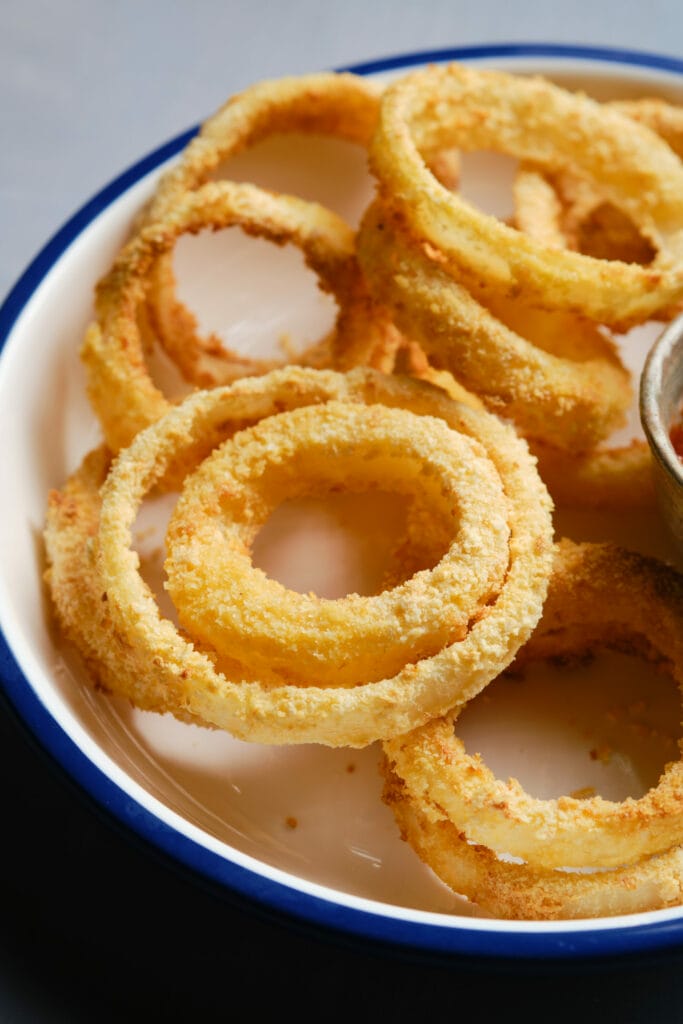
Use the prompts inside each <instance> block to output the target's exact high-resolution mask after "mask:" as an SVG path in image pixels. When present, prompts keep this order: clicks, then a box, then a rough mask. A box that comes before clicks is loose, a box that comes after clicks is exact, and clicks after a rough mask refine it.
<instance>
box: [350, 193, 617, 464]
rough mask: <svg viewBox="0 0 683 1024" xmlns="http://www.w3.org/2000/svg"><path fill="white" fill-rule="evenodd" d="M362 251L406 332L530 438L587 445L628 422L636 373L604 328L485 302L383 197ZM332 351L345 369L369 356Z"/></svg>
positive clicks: (384, 301)
mask: <svg viewBox="0 0 683 1024" xmlns="http://www.w3.org/2000/svg"><path fill="white" fill-rule="evenodd" d="M357 252H358V260H359V262H360V265H361V267H362V268H363V271H364V273H365V276H366V278H367V280H368V284H369V286H370V288H371V290H372V292H373V294H374V296H375V298H376V300H377V302H378V303H380V304H381V305H383V306H386V307H388V308H389V309H390V310H391V313H392V316H393V319H394V322H395V324H396V326H397V327H398V328H399V330H400V331H401V332H402V333H403V334H405V335H406V336H408V337H410V338H412V339H414V340H415V341H417V342H418V343H419V344H420V346H421V348H422V349H423V350H424V352H425V353H426V355H427V356H428V357H429V359H430V362H431V363H432V365H433V366H435V367H437V368H439V369H448V370H451V371H452V372H453V373H454V374H455V376H456V377H457V379H458V381H460V383H461V384H462V385H464V387H465V388H467V389H469V390H471V391H473V392H475V393H476V394H477V395H479V397H480V398H481V399H482V400H483V401H484V403H485V404H486V406H487V407H488V408H489V409H491V410H492V411H494V412H497V413H499V414H501V415H503V416H505V417H508V418H510V419H512V420H513V421H514V422H515V424H516V425H517V427H518V428H519V430H520V432H521V433H522V434H524V435H525V436H526V437H536V438H540V439H543V440H545V441H547V442H551V443H553V444H554V445H556V446H557V447H562V448H571V449H573V450H576V449H578V450H582V449H584V448H589V447H591V446H592V445H594V444H595V443H597V442H598V441H600V440H602V439H603V438H605V437H607V436H609V434H610V433H612V431H613V430H614V429H616V427H617V426H620V425H621V423H622V422H623V420H624V418H625V411H626V409H627V408H628V406H629V404H630V401H631V386H630V376H629V374H628V372H627V371H626V369H625V368H624V367H623V366H622V365H621V363H620V361H619V359H618V356H617V351H616V347H615V346H614V345H613V343H612V342H611V341H610V340H608V339H607V338H606V337H605V336H604V335H603V334H602V333H600V332H599V331H598V329H597V328H595V327H592V326H591V325H590V324H588V323H586V322H584V321H581V320H579V319H578V318H576V317H573V316H570V315H568V314H562V313H552V314H551V313H548V312H539V311H537V310H532V309H528V308H526V307H521V308H520V307H519V303H518V302H517V303H515V302H511V301H509V300H508V301H505V302H501V301H500V300H495V301H494V300H493V297H492V296H489V302H491V303H492V308H491V309H488V308H486V307H485V306H483V305H481V303H480V302H478V301H477V299H476V298H475V296H474V295H473V294H471V292H470V291H469V290H468V289H467V288H465V287H463V285H462V284H460V283H458V281H457V280H456V279H454V277H453V275H452V274H451V273H450V271H449V269H448V268H446V267H445V266H443V265H442V264H441V262H440V258H439V254H438V253H436V252H435V251H434V250H430V249H429V247H428V246H422V245H420V243H419V242H418V241H417V240H416V239H414V238H413V237H411V235H410V234H409V233H408V232H407V231H406V229H405V227H404V226H403V225H402V223H401V219H400V218H397V217H396V215H395V214H394V213H393V212H392V210H391V209H389V208H387V207H384V206H382V205H381V204H380V203H377V202H376V203H373V204H372V205H371V207H370V208H369V209H368V210H367V211H366V214H365V216H364V218H363V222H362V224H361V227H360V230H359V233H358V240H357ZM503 318H505V319H506V320H507V322H508V323H505V322H504V319H503ZM508 324H509V326H508ZM522 331H525V332H526V334H525V335H522V334H521V333H520V332H522ZM359 337H360V336H359V335H358V334H356V335H355V336H354V340H356V341H357V340H358V338H359ZM334 348H335V351H336V360H337V363H338V364H339V365H341V366H342V367H344V366H345V365H352V364H353V362H354V360H357V359H358V360H359V361H361V362H362V359H359V356H358V350H357V349H356V350H355V351H354V350H350V351H349V352H348V353H347V352H345V351H344V348H343V339H339V341H338V343H336V344H335V346H334Z"/></svg>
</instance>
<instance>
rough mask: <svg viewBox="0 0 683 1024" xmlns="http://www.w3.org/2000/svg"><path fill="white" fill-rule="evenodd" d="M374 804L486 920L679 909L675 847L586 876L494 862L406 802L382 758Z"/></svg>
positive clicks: (681, 862) (679, 853) (682, 851)
mask: <svg viewBox="0 0 683 1024" xmlns="http://www.w3.org/2000/svg"><path fill="white" fill-rule="evenodd" d="M380 768H381V771H382V773H383V776H384V786H383V790H382V798H383V800H384V802H385V803H386V804H387V806H388V807H390V808H391V810H392V812H393V814H394V818H395V820H396V823H397V825H398V827H399V830H400V833H401V838H402V839H404V840H405V841H406V842H407V843H408V844H409V845H410V846H411V847H412V849H413V850H414V851H415V853H416V854H417V856H418V857H419V858H420V859H421V860H422V861H423V863H425V864H427V865H428V866H429V867H430V868H431V870H432V871H433V872H434V874H435V875H437V876H438V878H440V879H441V881H442V882H443V883H444V884H445V885H447V886H448V887H449V888H450V889H452V890H453V892H455V893H457V894H458V895H460V896H465V897H466V898H467V899H468V900H470V901H471V902H472V903H475V904H476V905H477V906H478V907H480V908H481V909H482V910H484V911H486V913H488V914H489V915H491V916H492V917H497V918H502V919H511V920H517V921H519V920H537V921H552V920H572V919H582V918H590V917H616V916H618V915H620V914H638V913H642V912H644V911H647V910H662V909H664V908H665V907H674V906H678V905H679V904H680V903H681V902H683V847H681V846H674V847H673V848H672V849H670V850H667V851H666V852H665V853H662V854H659V855H658V856H653V857H646V858H645V859H643V860H641V861H638V862H637V863H636V864H632V865H627V866H625V867H619V868H612V869H609V870H605V871H596V872H591V873H584V872H574V871H560V870H557V869H553V868H541V867H530V866H529V865H528V864H518V863H514V862H512V861H509V860H502V859H501V858H500V857H498V856H497V855H496V854H495V853H494V852H493V850H490V849H489V848H488V847H486V846H482V845H480V844H476V843H471V842H469V841H468V840H467V838H466V837H465V836H464V835H463V833H462V832H460V831H458V829H457V828H456V826H455V825H454V824H453V823H452V822H450V821H447V820H444V819H442V820H439V821H435V820H433V819H432V818H431V817H429V816H428V815H426V814H425V813H424V809H423V807H422V805H421V803H420V802H419V801H416V800H413V799H411V797H410V795H409V794H408V792H407V790H406V787H405V785H404V783H403V782H402V781H401V779H400V778H399V777H398V775H396V774H395V773H394V772H392V771H391V769H390V767H389V763H388V761H387V759H386V757H383V758H382V761H381V765H380Z"/></svg>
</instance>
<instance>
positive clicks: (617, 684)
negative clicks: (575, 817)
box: [455, 651, 680, 801]
mask: <svg viewBox="0 0 683 1024" xmlns="http://www.w3.org/2000/svg"><path fill="white" fill-rule="evenodd" d="M679 718H680V694H679V692H678V690H677V688H676V685H675V682H674V680H673V679H672V678H671V676H670V675H668V674H666V673H664V672H657V671H656V670H655V669H654V668H653V666H652V665H651V664H648V663H646V662H645V661H643V660H641V659H640V658H638V657H636V656H632V655H627V654H622V653H617V652H612V651H600V652H597V653H595V654H593V655H587V656H585V657H580V656H577V657H572V658H569V659H567V660H564V661H562V660H557V661H552V662H551V661H550V660H547V661H546V660H538V661H531V662H529V663H528V664H527V665H525V666H524V667H523V668H520V669H516V668H515V666H514V665H513V666H512V667H511V668H510V669H508V671H507V672H505V673H503V674H502V675H501V676H499V678H498V679H496V680H494V681H493V682H492V683H490V684H489V686H488V687H486V689H485V690H484V691H483V692H482V693H481V694H479V696H478V697H476V698H475V699H474V700H472V701H471V702H470V703H469V704H468V705H467V707H466V708H465V710H464V711H463V712H462V714H461V715H460V717H459V718H458V721H457V722H456V725H455V728H456V732H457V735H458V736H459V738H460V739H461V740H462V741H463V743H464V744H465V747H466V750H467V752H468V753H470V754H473V753H474V752H475V751H476V752H478V753H480V754H481V756H482V758H483V759H484V761H485V762H486V763H487V764H488V766H489V768H490V769H491V770H492V771H493V773H494V774H495V775H496V777H497V778H501V779H506V778H508V777H514V778H517V779H518V780H519V782H520V783H521V784H522V786H523V787H524V789H525V790H526V791H527V792H528V793H530V794H532V795H533V796H534V797H536V798H537V799H547V800H550V799H556V798H558V797H560V796H563V795H568V796H585V797H588V796H596V795H598V796H601V797H604V798H605V799H607V800H614V801H622V800H625V799H626V798H627V797H633V798H634V799H638V798H639V797H641V796H643V795H644V794H645V793H646V792H647V791H648V790H649V789H650V788H652V787H653V786H656V784H657V781H658V779H659V777H660V775H661V773H662V771H663V770H664V766H665V764H666V763H667V762H669V761H675V760H677V759H678V756H679V754H678V746H677V739H678V735H679V732H680V728H679Z"/></svg>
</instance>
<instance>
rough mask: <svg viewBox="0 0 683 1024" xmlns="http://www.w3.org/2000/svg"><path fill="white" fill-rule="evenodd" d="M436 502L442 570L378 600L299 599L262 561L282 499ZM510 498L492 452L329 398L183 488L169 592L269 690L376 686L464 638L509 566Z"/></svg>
mask: <svg viewBox="0 0 683 1024" xmlns="http://www.w3.org/2000/svg"><path fill="white" fill-rule="evenodd" d="M380 485H381V486H383V487H385V488H386V489H388V490H391V491H392V492H396V493H402V494H406V495H412V494H414V493H417V494H420V493H423V492H427V494H428V495H429V499H428V501H429V505H430V506H431V509H432V515H433V516H434V517H438V516H439V515H440V516H441V517H443V519H444V525H445V526H446V524H448V525H447V530H448V536H449V547H448V550H447V551H446V553H445V554H444V556H443V557H442V558H441V559H440V560H439V562H438V564H437V565H435V566H433V567H432V568H430V569H424V570H423V571H421V572H418V573H416V574H415V575H414V576H412V577H411V578H410V579H408V580H406V581H405V582H404V583H402V584H401V585H400V586H395V587H392V588H391V589H388V590H384V591H383V592H382V593H380V594H377V595H375V596H371V597H365V596H362V595H359V594H351V595H349V596H348V597H345V598H342V599H338V600H326V599H321V598H319V597H317V596H316V595H314V594H300V593H295V592H294V591H292V590H288V589H287V588H286V587H284V586H283V585H282V584H281V583H278V582H277V581H276V580H273V579H270V578H269V577H267V576H266V574H265V573H264V572H263V571H262V570H260V569H257V568H256V567H255V566H254V565H253V563H252V559H251V542H252V540H253V538H254V536H255V533H256V531H257V530H258V529H259V528H260V527H261V526H262V525H263V524H264V523H265V521H266V519H267V518H268V516H269V515H270V514H271V512H272V511H273V510H274V509H275V508H276V507H277V505H279V504H280V503H281V502H282V501H285V500H288V499H291V498H295V497H299V496H302V495H304V494H310V493H312V491H315V492H316V493H317V491H318V489H319V488H322V490H323V491H327V490H329V489H339V488H341V487H343V488H344V489H345V490H366V489H368V488H370V489H373V488H375V489H376V488H377V487H379V486H380ZM507 520H508V510H507V499H506V496H505V494H504V492H503V489H502V486H501V481H500V478H499V476H498V474H497V472H496V470H495V468H494V466H493V463H492V462H491V461H490V459H489V458H488V456H487V455H486V453H485V451H484V450H483V449H480V448H479V446H478V445H476V443H474V442H473V441H472V439H471V438H468V437H466V436H464V435H463V434H459V433H456V431H454V430H452V429H450V428H449V427H448V426H447V425H446V423H445V422H444V421H443V420H441V419H435V418H434V417H431V416H416V415H415V414H414V413H411V412H408V411H407V410H405V409H388V408H386V407H377V406H358V405H355V404H348V403H339V402H328V403H327V404H326V405H325V406H324V407H321V406H307V407H306V408H302V409H295V410H292V411H291V412H286V413H281V414H280V415H278V416H271V417H268V418H267V419H266V420H263V421H261V422H260V423H258V424H256V425H255V426H254V427H252V428H250V429H247V430H243V431H240V433H239V434H237V435H236V436H235V437H234V438H232V439H231V440H229V441H226V442H225V443H224V444H223V445H221V447H220V448H218V449H216V451H214V452H213V453H212V454H211V455H210V456H209V457H208V458H207V459H206V460H205V461H204V462H203V463H202V465H201V466H200V467H199V468H198V469H197V470H196V471H195V473H194V474H192V476H190V477H189V478H188V479H186V480H185V482H184V484H183V490H182V494H181V497H180V499H179V501H178V504H177V506H176V509H175V512H174V514H173V516H172V518H171V521H170V523H169V527H168V532H167V535H166V549H167V558H166V572H167V576H168V581H167V584H166V588H167V590H168V592H169V594H170V596H171V600H172V601H173V604H174V606H175V608H176V610H177V612H178V619H179V621H180V624H181V625H182V626H183V627H184V628H185V630H186V631H187V633H188V634H189V635H190V636H192V637H195V638H198V639H199V640H200V641H201V642H202V643H204V644H206V645H207V646H211V647H212V648H213V649H214V650H215V651H216V653H217V654H218V655H219V657H220V658H230V659H232V660H233V661H237V660H241V661H243V662H244V663H245V664H248V665H249V668H250V670H252V671H254V672H255V673H257V674H258V676H259V678H260V679H261V680H263V681H266V680H267V681H272V680H278V679H279V680H280V681H286V682H296V683H299V684H311V683H314V684H316V685H318V686H347V685H357V684H358V683H359V682H361V681H362V682H371V681H374V680H376V679H382V678H384V677H385V676H388V675H393V674H394V673H396V672H398V671H399V670H400V669H401V668H403V666H404V665H406V664H407V663H408V662H417V661H419V660H420V659H423V658H426V657H430V656H432V655H433V654H436V653H437V652H438V651H439V650H440V649H441V648H442V647H444V646H446V645H448V644H450V643H453V642H454V640H460V639H462V638H463V637H465V636H466V635H467V630H468V628H469V626H470V624H471V622H473V621H474V620H475V619H476V617H477V616H478V615H479V614H480V613H481V609H482V608H483V607H485V606H486V605H487V604H488V603H489V601H492V600H494V598H495V596H496V594H497V593H498V592H499V590H500V587H501V585H502V582H503V579H504V576H505V573H506V571H507V566H508V544H509V528H508V525H507Z"/></svg>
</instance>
